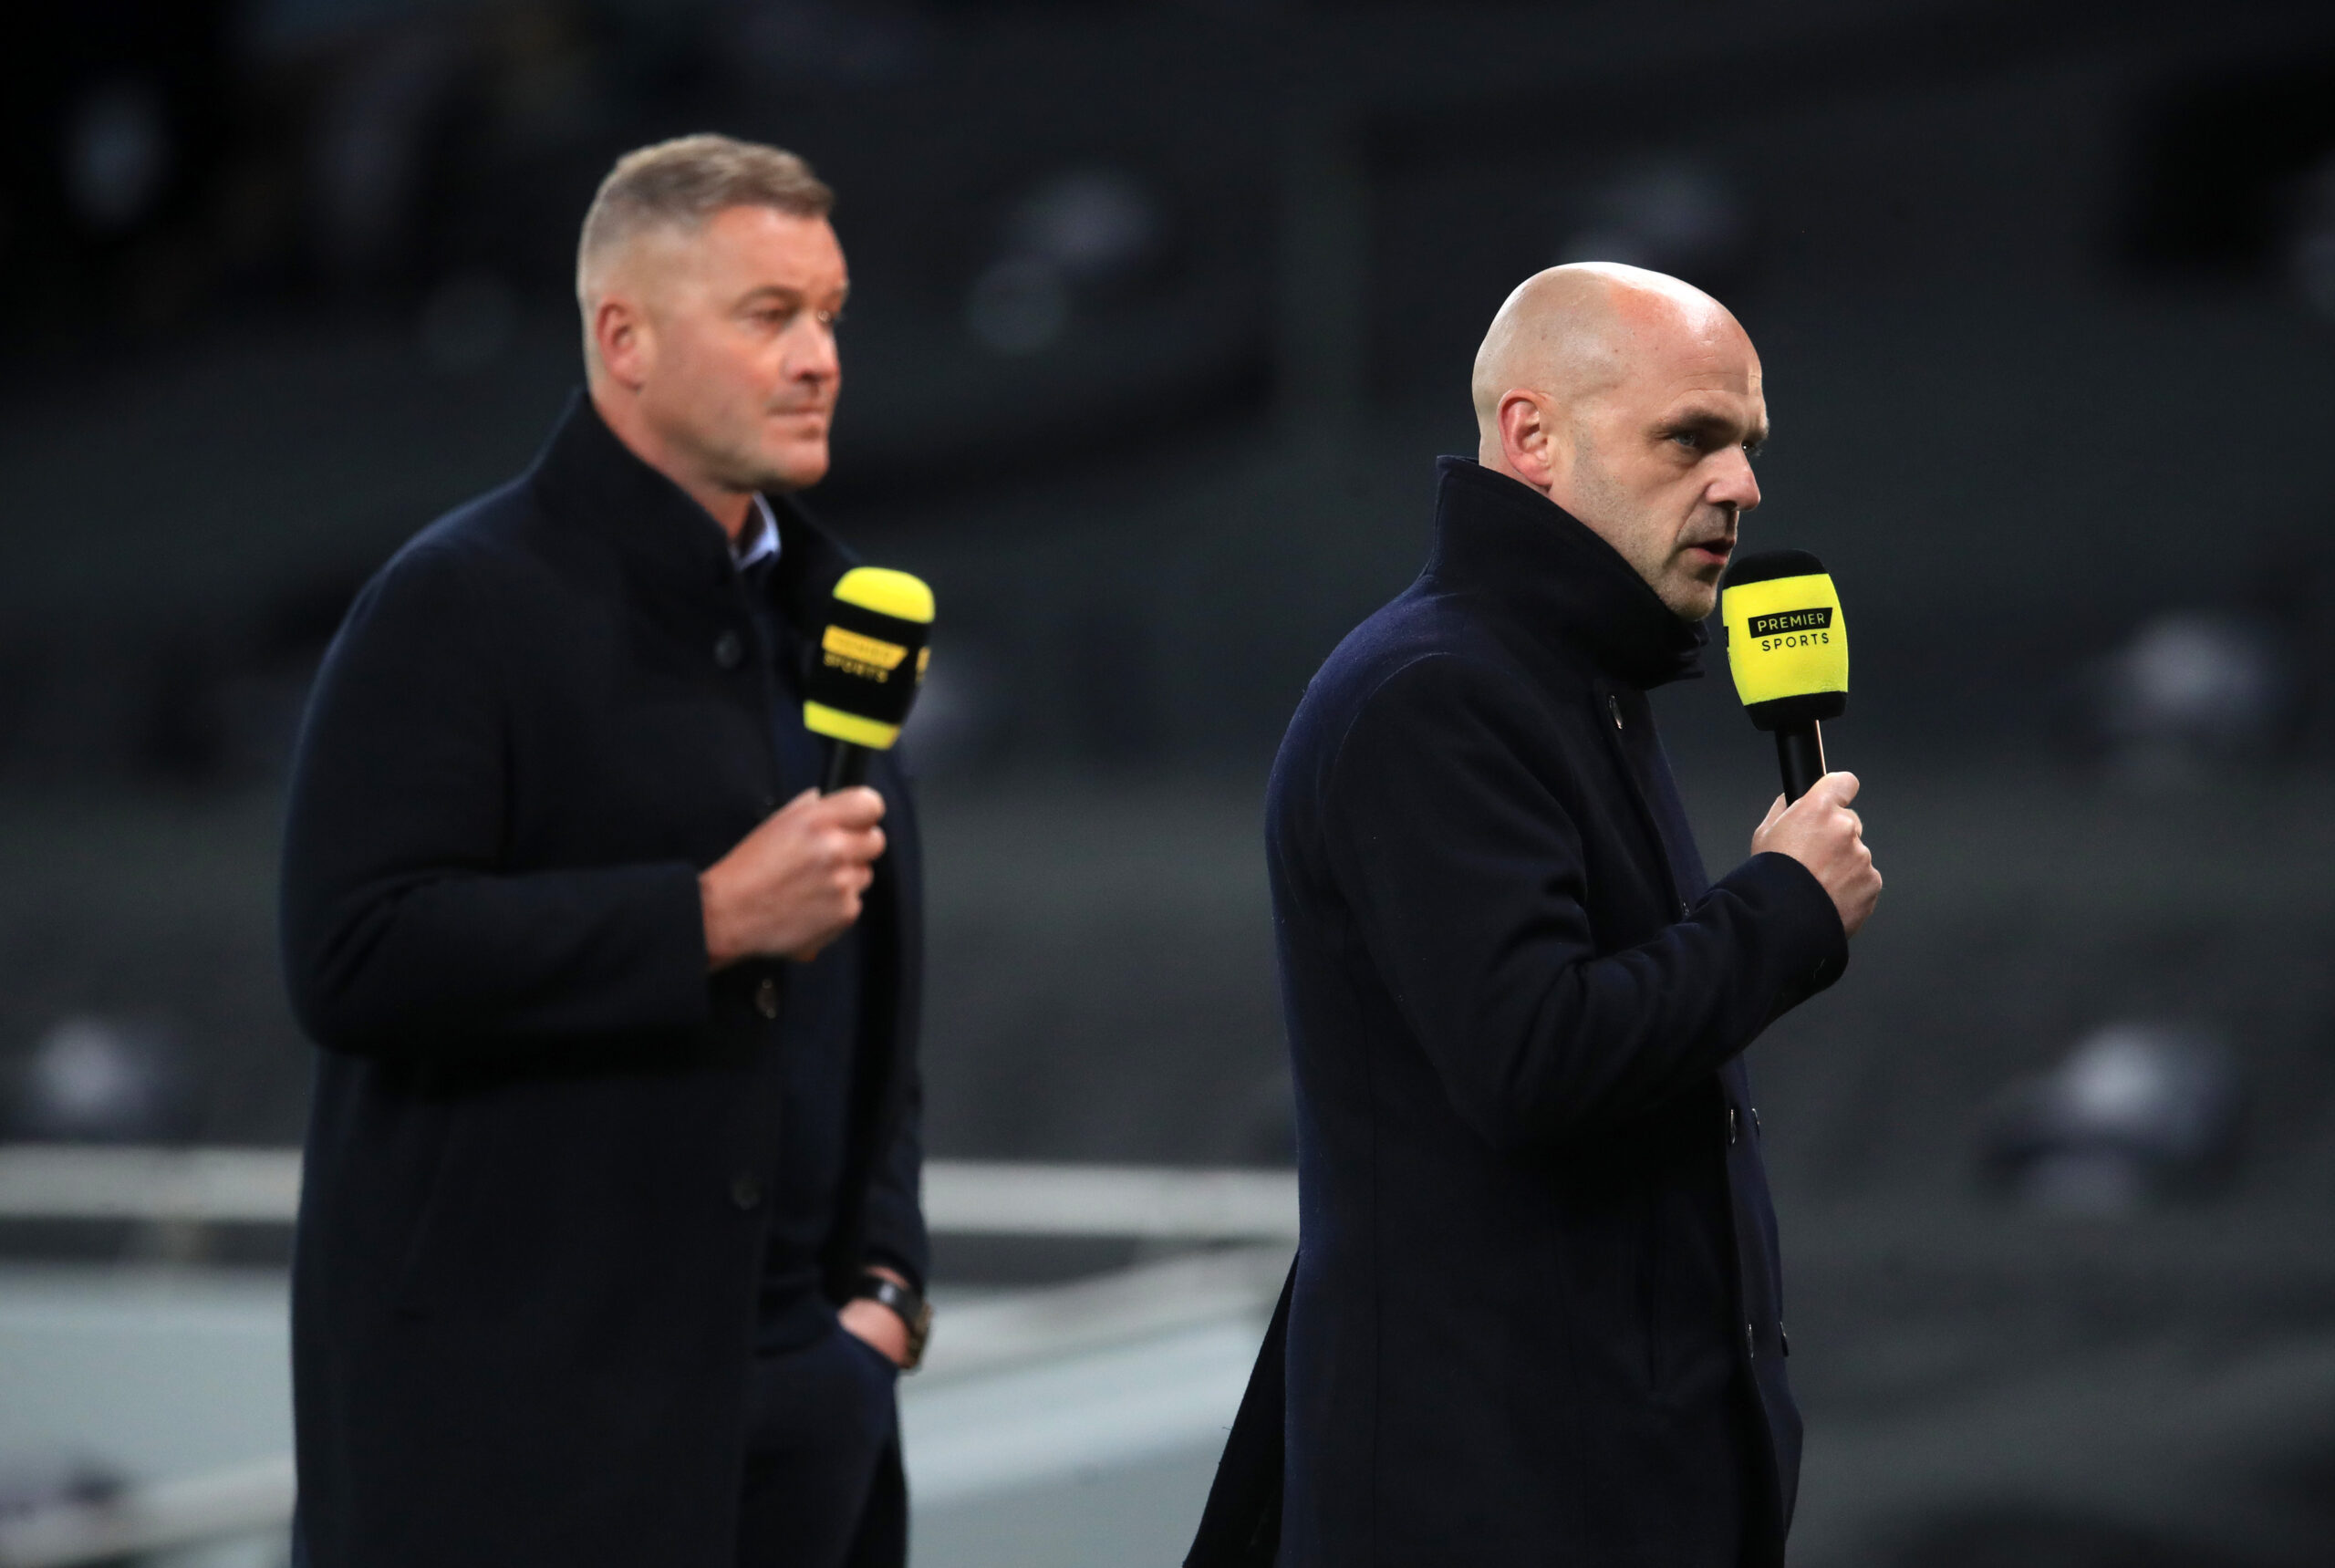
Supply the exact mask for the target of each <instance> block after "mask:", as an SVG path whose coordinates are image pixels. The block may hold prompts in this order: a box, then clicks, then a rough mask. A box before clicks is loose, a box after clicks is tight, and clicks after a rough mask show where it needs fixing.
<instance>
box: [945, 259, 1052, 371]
mask: <svg viewBox="0 0 2335 1568" xmlns="http://www.w3.org/2000/svg"><path fill="white" fill-rule="evenodd" d="M1069 325H1070V290H1069V288H1068V287H1067V286H1065V285H1064V281H1063V277H1062V274H1061V273H1060V272H1059V271H1057V270H1056V269H1055V267H1054V266H1053V264H1052V263H1050V262H1046V261H1043V260H1039V259H1036V258H1033V257H1015V258H1010V259H1008V260H1005V261H1001V262H999V263H997V264H995V265H992V266H991V267H990V268H989V269H988V270H987V271H985V272H983V273H982V274H981V276H980V277H978V278H976V279H975V280H974V281H973V290H972V293H971V295H970V296H969V297H968V298H967V299H966V301H965V326H966V327H967V328H968V329H970V331H971V333H972V335H973V336H974V337H976V338H978V339H980V340H981V343H982V344H983V345H984V346H985V347H987V348H991V349H994V350H995V351H996V352H998V353H1000V354H1007V355H1015V356H1019V355H1024V354H1036V353H1039V352H1041V351H1043V350H1044V349H1046V348H1052V347H1053V344H1054V342H1055V340H1056V339H1058V338H1059V337H1062V335H1063V330H1064V328H1065V327H1068V326H1069Z"/></svg>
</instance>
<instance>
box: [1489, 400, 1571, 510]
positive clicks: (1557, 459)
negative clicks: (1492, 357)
mask: <svg viewBox="0 0 2335 1568" xmlns="http://www.w3.org/2000/svg"><path fill="white" fill-rule="evenodd" d="M1560 448H1561V441H1560V432H1559V431H1558V428H1557V421H1556V410H1554V409H1551V407H1550V406H1549V400H1548V399H1547V398H1546V397H1545V396H1544V395H1542V394H1541V393H1539V392H1535V391H1531V390H1529V389H1525V388H1522V387H1519V388H1517V389H1514V390H1513V391H1510V392H1509V393H1508V394H1507V395H1505V396H1504V397H1502V398H1501V399H1500V457H1501V459H1502V461H1504V462H1506V463H1507V464H1508V468H1509V472H1511V473H1513V474H1515V475H1516V477H1517V478H1519V479H1520V480H1522V481H1524V483H1527V484H1529V485H1531V486H1532V487H1533V488H1534V489H1535V490H1540V491H1543V492H1545V491H1546V490H1547V489H1548V488H1549V486H1550V485H1551V484H1552V483H1555V482H1556V480H1557V477H1558V475H1559V473H1560V472H1562V470H1563V469H1564V468H1565V467H1567V466H1568V463H1569V459H1570V455H1571V454H1570V453H1569V452H1565V451H1562V450H1560Z"/></svg>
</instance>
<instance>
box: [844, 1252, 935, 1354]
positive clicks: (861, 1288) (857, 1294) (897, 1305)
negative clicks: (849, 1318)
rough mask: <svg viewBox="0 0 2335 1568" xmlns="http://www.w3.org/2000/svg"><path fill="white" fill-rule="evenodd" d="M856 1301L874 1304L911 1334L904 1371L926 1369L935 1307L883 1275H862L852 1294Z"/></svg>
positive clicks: (919, 1294)
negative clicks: (926, 1344)
mask: <svg viewBox="0 0 2335 1568" xmlns="http://www.w3.org/2000/svg"><path fill="white" fill-rule="evenodd" d="M851 1294H852V1299H853V1300H855V1301H869V1302H874V1303H876V1304H877V1305H878V1306H881V1307H884V1308H886V1309H887V1310H888V1311H889V1312H890V1313H891V1314H892V1315H893V1316H894V1317H897V1318H898V1319H899V1320H900V1324H901V1325H902V1326H903V1327H905V1328H906V1329H907V1330H908V1363H907V1365H906V1366H902V1367H901V1369H900V1370H902V1371H903V1372H914V1371H915V1370H916V1369H917V1368H918V1366H922V1365H924V1346H925V1342H926V1341H927V1340H929V1339H930V1338H931V1337H932V1303H930V1302H929V1301H926V1300H925V1299H924V1297H923V1295H922V1294H921V1293H918V1292H917V1291H914V1290H911V1289H909V1288H908V1286H907V1285H904V1284H902V1283H900V1282H898V1280H887V1279H886V1278H885V1277H884V1276H883V1275H881V1274H862V1275H860V1276H859V1285H858V1288H857V1289H856V1290H854V1291H853V1292H852V1293H851Z"/></svg>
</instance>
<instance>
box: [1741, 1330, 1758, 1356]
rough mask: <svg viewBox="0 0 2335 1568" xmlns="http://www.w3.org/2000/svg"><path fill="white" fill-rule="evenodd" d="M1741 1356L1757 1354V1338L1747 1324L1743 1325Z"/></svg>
mask: <svg viewBox="0 0 2335 1568" xmlns="http://www.w3.org/2000/svg"><path fill="white" fill-rule="evenodd" d="M1743 1354H1744V1355H1749V1356H1757V1355H1759V1334H1757V1333H1756V1332H1755V1331H1754V1330H1753V1329H1752V1327H1751V1325H1750V1324H1748V1323H1747V1324H1744V1325H1743Z"/></svg>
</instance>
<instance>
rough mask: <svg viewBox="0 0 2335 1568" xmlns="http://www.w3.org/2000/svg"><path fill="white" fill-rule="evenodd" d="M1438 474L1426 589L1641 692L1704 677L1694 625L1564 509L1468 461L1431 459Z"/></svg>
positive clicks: (1698, 628)
mask: <svg viewBox="0 0 2335 1568" xmlns="http://www.w3.org/2000/svg"><path fill="white" fill-rule="evenodd" d="M1436 471H1437V493H1436V504H1435V549H1434V553H1433V554H1432V555H1430V556H1428V557H1427V572H1426V577H1427V582H1428V583H1429V584H1430V585H1431V586H1432V587H1436V588H1437V589H1440V590H1442V591H1446V592H1454V593H1462V594H1468V595H1470V596H1475V597H1481V598H1482V599H1484V600H1485V601H1487V602H1488V603H1489V604H1490V605H1492V606H1494V607H1497V608H1498V609H1499V610H1500V612H1501V616H1500V618H1501V619H1502V620H1504V621H1507V622H1510V623H1512V624H1513V625H1514V626H1515V628H1517V629H1518V630H1519V631H1520V632H1521V633H1522V634H1523V635H1524V636H1526V637H1527V638H1529V639H1531V640H1533V641H1535V642H1538V643H1541V644H1542V645H1544V646H1547V647H1550V648H1551V649H1572V650H1575V651H1577V652H1579V653H1583V654H1586V655H1587V656H1588V657H1589V658H1590V659H1591V660H1592V661H1593V662H1594V663H1595V664H1596V665H1597V666H1598V667H1599V668H1600V669H1602V670H1604V671H1605V672H1606V673H1607V674H1609V675H1612V676H1614V677H1616V678H1618V679H1620V680H1625V681H1627V682H1628V683H1629V684H1631V685H1633V686H1636V687H1639V688H1641V689H1643V688H1648V687H1655V686H1661V685H1665V684H1666V683H1667V682H1669V681H1673V680H1687V679H1692V678H1694V677H1697V676H1699V675H1701V674H1702V668H1701V664H1700V659H1701V653H1702V648H1703V644H1704V643H1705V642H1707V641H1708V640H1709V638H1708V634H1707V632H1705V631H1704V629H1703V628H1702V625H1701V623H1699V622H1696V621H1684V620H1680V619H1679V618H1677V617H1676V615H1674V614H1672V613H1671V611H1670V607H1668V606H1667V605H1666V604H1664V603H1663V602H1662V600H1661V598H1660V597H1658V596H1656V595H1655V591H1654V589H1653V588H1652V587H1648V586H1647V584H1646V581H1645V578H1644V577H1641V576H1638V574H1637V571H1636V569H1635V568H1634V567H1633V566H1631V565H1630V564H1629V563H1628V562H1627V561H1625V560H1624V559H1623V558H1622V556H1621V555H1620V553H1619V552H1617V551H1616V550H1615V549H1614V547H1613V546H1612V545H1608V544H1607V543H1606V542H1605V541H1604V540H1603V539H1601V538H1599V537H1598V536H1597V535H1595V534H1593V533H1592V532H1591V531H1590V530H1589V528H1588V526H1587V525H1586V524H1583V523H1582V522H1581V521H1580V520H1579V519H1577V518H1575V517H1574V516H1573V515H1572V514H1571V513H1569V512H1567V511H1565V510H1564V508H1562V507H1561V506H1559V505H1557V504H1555V503H1554V502H1551V500H1549V499H1548V497H1546V496H1544V495H1541V493H1538V492H1536V491H1534V490H1533V489H1532V488H1531V486H1529V485H1527V484H1524V483H1521V482H1520V481H1518V480H1514V479H1510V478H1509V477H1508V476H1507V475H1506V474H1504V473H1498V472H1494V471H1492V470H1491V469H1489V468H1486V467H1484V466H1483V465H1482V464H1480V463H1478V462H1475V461H1474V460H1472V459H1469V458H1465V457H1445V458H1439V459H1437V462H1436Z"/></svg>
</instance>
